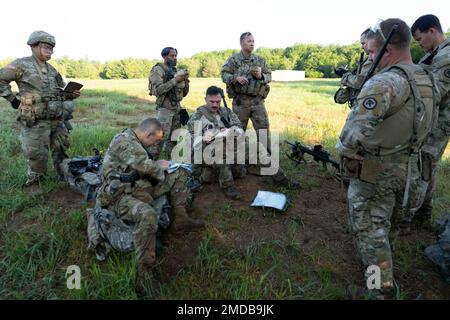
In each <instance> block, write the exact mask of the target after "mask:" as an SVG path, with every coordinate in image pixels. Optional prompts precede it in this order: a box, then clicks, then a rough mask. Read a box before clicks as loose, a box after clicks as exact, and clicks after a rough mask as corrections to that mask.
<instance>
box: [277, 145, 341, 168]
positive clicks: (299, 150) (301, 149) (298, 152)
mask: <svg viewBox="0 0 450 320" xmlns="http://www.w3.org/2000/svg"><path fill="white" fill-rule="evenodd" d="M285 142H286V143H287V144H288V145H289V146H290V147H291V153H290V154H287V157H288V158H289V159H291V160H292V161H294V162H296V163H301V162H302V161H303V162H305V163H306V160H305V153H307V154H309V155H311V156H313V159H314V161H316V162H321V163H322V165H323V167H324V168H326V167H327V163H329V164H331V165H332V166H333V167H334V168H336V169H337V170H339V169H340V165H339V163H338V162H337V161H335V160H333V159H331V157H330V153H329V152H327V151H325V150H324V149H323V147H322V145H320V144H319V145H315V146H314V147H313V148H312V149H311V148H308V147H307V146H304V145H302V144H301V143H300V142H298V141H294V142H289V141H287V140H285Z"/></svg>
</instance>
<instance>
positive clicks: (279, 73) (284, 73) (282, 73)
mask: <svg viewBox="0 0 450 320" xmlns="http://www.w3.org/2000/svg"><path fill="white" fill-rule="evenodd" d="M303 80H305V71H298V70H275V71H272V81H303Z"/></svg>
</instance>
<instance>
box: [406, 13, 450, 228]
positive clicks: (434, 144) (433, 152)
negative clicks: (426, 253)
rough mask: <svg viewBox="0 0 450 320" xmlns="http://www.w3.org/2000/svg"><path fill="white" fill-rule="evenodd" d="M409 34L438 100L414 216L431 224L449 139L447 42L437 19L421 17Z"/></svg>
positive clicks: (449, 41)
mask: <svg viewBox="0 0 450 320" xmlns="http://www.w3.org/2000/svg"><path fill="white" fill-rule="evenodd" d="M411 32H412V34H413V37H414V39H415V40H416V41H417V42H418V43H419V45H420V46H421V47H422V48H423V49H424V50H426V51H427V52H428V53H427V54H426V55H425V56H424V57H423V58H422V59H421V60H420V61H419V64H420V65H421V66H422V67H423V68H425V69H426V70H429V71H430V72H432V73H433V75H434V78H435V80H436V84H437V90H438V92H439V96H440V102H439V113H438V119H437V125H436V126H434V127H433V129H432V131H431V133H430V136H429V137H428V139H427V141H426V143H425V145H424V147H423V149H422V166H423V168H424V173H425V174H424V177H423V178H424V180H425V181H427V182H428V189H427V191H426V194H425V195H424V201H423V204H422V206H421V208H420V210H419V211H418V212H417V216H418V218H420V219H421V220H423V221H427V222H430V219H431V211H432V199H433V190H434V187H435V184H436V171H437V167H438V163H439V161H440V160H441V158H442V155H443V154H444V151H445V149H446V147H447V145H448V139H449V136H450V94H449V91H450V39H446V38H445V35H444V33H443V31H442V27H441V24H440V22H439V19H438V18H437V17H436V16H434V15H425V16H421V17H420V18H419V19H417V20H416V22H415V23H414V24H413V26H412V27H411Z"/></svg>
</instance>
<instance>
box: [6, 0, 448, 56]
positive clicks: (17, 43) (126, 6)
mask: <svg viewBox="0 0 450 320" xmlns="http://www.w3.org/2000/svg"><path fill="white" fill-rule="evenodd" d="M1 12H2V14H1V18H0V30H1V31H0V35H1V39H2V41H1V47H0V59H3V58H17V57H22V56H27V55H29V54H30V49H29V47H28V46H27V45H26V42H27V39H28V36H29V35H30V33H31V32H32V31H34V30H44V31H47V32H49V33H51V34H52V35H54V36H55V38H56V47H55V52H54V55H53V58H58V57H62V56H69V57H70V58H74V59H81V58H88V59H91V60H98V61H108V60H114V59H122V58H127V57H133V58H148V59H159V58H160V52H161V49H162V48H163V47H166V46H172V47H176V48H177V49H178V57H179V58H183V57H190V56H191V55H193V54H195V53H198V52H202V51H213V50H224V49H238V48H239V36H240V35H241V33H243V32H246V31H250V32H252V33H253V35H254V38H255V46H256V47H270V48H285V47H287V46H292V45H294V44H296V43H318V44H330V43H335V44H350V43H354V42H356V41H358V39H359V35H360V33H361V32H362V31H363V30H365V29H366V28H367V27H370V26H373V25H375V24H376V23H377V21H378V20H379V19H387V18H401V19H403V20H404V21H405V22H406V23H408V25H411V24H412V23H413V22H414V21H415V20H416V19H417V18H418V17H419V16H421V15H423V14H429V13H432V14H435V15H437V16H438V17H439V19H440V21H441V24H442V27H443V29H444V30H445V31H446V30H447V29H448V28H449V27H450V1H449V0H447V1H443V0H420V1H418V0H410V1H404V0H401V1H394V0H369V1H350V0H340V1H338V0H336V1H332V0H323V1H320V0H309V1H299V0H297V1H296V0H271V1H269V0H258V1H256V0H227V1H225V0H222V1H215V0H210V1H206V0H196V1H193V0H191V1H189V0H169V1H159V2H157V1H154V0H152V1H149V0H147V1H145V0H127V1H123V0H121V1H120V0H109V1H106V0H102V1H100V0H77V1H60V0H58V1H57V0H45V1H31V0H14V1H12V0H7V1H2V4H1Z"/></svg>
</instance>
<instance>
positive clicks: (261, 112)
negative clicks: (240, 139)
mask: <svg viewBox="0 0 450 320" xmlns="http://www.w3.org/2000/svg"><path fill="white" fill-rule="evenodd" d="M255 67H260V68H261V73H262V78H261V80H256V79H255V78H254V77H253V76H252V74H251V70H252V68H255ZM239 76H244V77H247V79H248V80H249V82H248V84H247V85H244V86H242V85H240V84H239V83H237V82H236V81H235V80H236V78H237V77H239ZM271 80H272V73H271V71H270V70H269V68H268V67H267V65H266V61H265V60H264V59H263V58H262V57H260V56H257V55H255V54H251V55H250V57H248V58H247V57H245V56H244V54H243V52H242V51H241V52H239V53H236V54H234V55H232V56H231V57H230V58H229V59H228V60H227V61H226V62H225V64H224V65H223V67H222V81H223V82H224V83H225V84H226V85H227V93H228V96H229V97H230V98H232V99H233V112H234V113H236V114H237V116H238V117H239V119H240V120H241V124H242V128H243V129H244V131H245V130H247V125H248V120H249V119H251V120H252V123H253V127H254V128H255V130H256V132H257V133H258V130H259V129H267V130H269V117H268V115H267V111H266V107H265V106H264V99H265V98H266V97H267V95H268V93H269V90H270V87H269V82H270V81H271ZM267 149H268V150H269V151H270V143H268V144H267Z"/></svg>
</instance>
